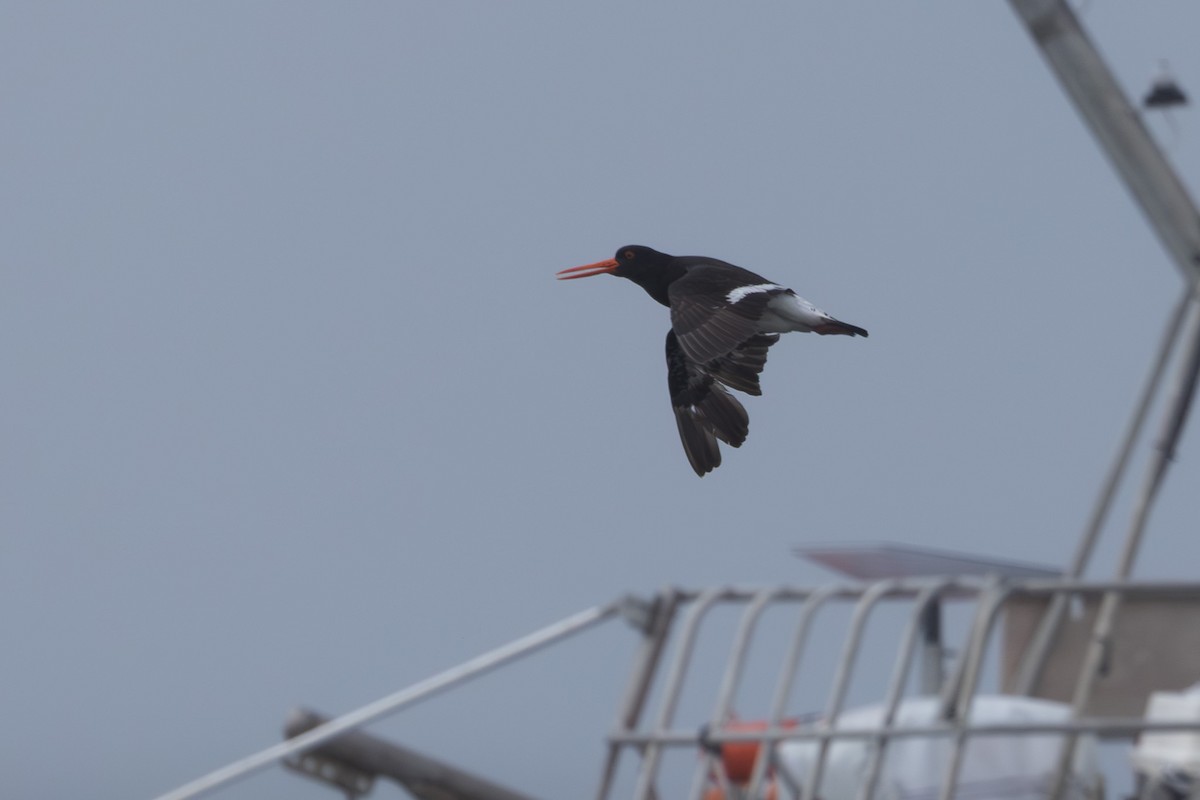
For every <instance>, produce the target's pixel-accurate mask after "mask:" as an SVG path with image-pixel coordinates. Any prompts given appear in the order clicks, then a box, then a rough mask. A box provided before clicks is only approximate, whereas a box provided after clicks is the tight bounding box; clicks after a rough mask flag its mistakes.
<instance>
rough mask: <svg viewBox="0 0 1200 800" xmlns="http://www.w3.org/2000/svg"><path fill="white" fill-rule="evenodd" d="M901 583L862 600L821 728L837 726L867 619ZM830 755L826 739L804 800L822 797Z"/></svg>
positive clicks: (881, 586)
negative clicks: (821, 789) (822, 781)
mask: <svg viewBox="0 0 1200 800" xmlns="http://www.w3.org/2000/svg"><path fill="white" fill-rule="evenodd" d="M896 583H897V581H895V580H887V581H880V582H879V583H875V584H872V586H871V588H869V589H868V590H867V591H866V593H865V594H863V596H862V598H861V599H860V600H859V601H858V605H857V606H856V607H855V609H854V616H852V617H851V618H850V629H849V631H847V633H846V641H845V644H844V646H843V647H842V655H841V658H840V659H839V661H838V666H837V669H836V671H835V672H834V676H835V677H834V682H833V688H832V690H831V691H830V693H829V700H828V702H827V703H826V705H825V713H824V715H823V716H822V718H821V720H820V722H818V723H817V724H818V725H820V726H821V727H827V728H833V727H836V726H837V717H838V714H840V713H841V711H842V703H843V702H844V701H845V699H846V689H847V688H848V687H849V686H850V676H851V675H852V674H853V667H854V662H855V659H856V657H857V656H858V648H859V645H860V644H861V643H862V632H863V628H864V627H865V626H866V624H867V618H868V617H869V616H870V614H871V611H872V610H874V608H875V606H876V604H878V602H879V601H880V600H881V599H882V598H883V597H885V596H886V595H888V594H890V593H891V591H892V590H893V589H894V588H895V586H896ZM828 753H829V740H828V739H823V740H822V741H821V742H820V744H819V745H817V758H816V760H815V761H814V762H813V765H812V770H811V771H810V772H809V774H808V776H807V778H806V780H805V782H804V792H803V793H802V794H801V795H800V800H808V799H809V798H815V797H817V796H818V788H819V787H820V785H821V775H822V773H823V772H824V771H825V758H826V756H827V755H828Z"/></svg>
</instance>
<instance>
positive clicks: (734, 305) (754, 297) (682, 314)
mask: <svg viewBox="0 0 1200 800" xmlns="http://www.w3.org/2000/svg"><path fill="white" fill-rule="evenodd" d="M604 273H608V274H610V275H616V276H617V277H620V278H628V279H629V280H631V281H633V282H634V283H636V284H637V285H638V286H641V287H642V288H643V289H645V290H646V293H647V294H649V295H650V296H651V297H653V298H654V299H655V300H657V301H658V302H660V303H662V304H663V305H664V306H668V307H669V308H670V309H671V329H670V330H669V331H667V388H668V389H669V390H670V393H671V407H672V408H673V409H674V411H675V422H676V424H677V425H678V426H679V438H680V439H681V440H682V441H683V450H684V452H685V453H686V454H687V457H688V462H690V463H691V465H692V469H694V470H695V471H696V474H697V475H699V476H701V477H703V476H704V475H705V474H707V473H709V472H711V471H712V470H713V469H715V468H716V467H718V466H720V465H721V451H720V448H719V446H718V444H717V440H718V439H719V440H721V441H722V442H725V444H727V445H730V446H731V447H740V446H741V444H742V442H744V441H746V435H747V434H748V433H749V432H750V418H749V416H748V415H747V414H746V409H745V408H743V407H742V404H741V403H740V402H738V400H737V398H736V397H734V396H733V395H731V394H730V393H729V392H728V391H727V390H726V387H728V388H730V389H737V390H738V391H741V392H745V393H746V394H749V395H760V394H762V389H761V387H760V386H759V383H758V376H759V373H761V372H762V369H763V366H764V365H766V363H767V350H768V348H770V347H771V345H773V344H775V343H776V342H778V341H779V335H780V334H781V333H788V332H790V331H801V332H804V333H808V332H812V333H819V334H821V335H822V336H826V335H829V334H839V335H842V336H866V335H867V332H866V330H864V329H863V328H860V327H858V326H857V325H851V324H849V323H846V322H842V321H841V320H838V319H834V318H833V317H832V316H830V315H829V314H827V313H825V312H824V311H822V310H821V309H819V308H817V307H816V306H814V305H813V304H812V303H810V302H808V301H807V300H805V299H804V298H803V297H801V296H800V295H798V294H796V293H795V292H793V291H792V290H791V289H787V288H785V287H783V286H780V285H779V284H776V283H772V282H771V281H769V280H767V279H766V278H764V277H762V276H761V275H756V274H754V273H753V272H751V271H750V270H746V269H742V268H741V267H737V266H734V265H733V264H728V263H726V262H724V261H718V260H717V259H715V258H707V257H705V256H671V255H667V254H666V253H660V252H658V251H657V250H654V249H652V248H649V247H643V246H641V245H626V246H625V247H622V248H621V249H619V250H618V251H617V254H616V257H615V258H610V259H608V260H606V261H597V262H596V263H594V264H584V265H583V266H582V267H571V268H570V269H564V270H562V271H560V272H559V273H558V278H559V280H571V279H573V278H588V277H591V276H592V275H601V274H604Z"/></svg>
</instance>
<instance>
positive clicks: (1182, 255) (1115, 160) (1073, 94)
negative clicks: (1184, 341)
mask: <svg viewBox="0 0 1200 800" xmlns="http://www.w3.org/2000/svg"><path fill="white" fill-rule="evenodd" d="M1009 1H1010V5H1012V7H1013V10H1014V11H1016V12H1017V15H1018V16H1019V17H1020V18H1021V21H1022V22H1023V23H1024V24H1025V27H1026V28H1027V29H1028V30H1029V33H1030V35H1031V36H1032V37H1033V40H1034V42H1035V43H1036V44H1037V46H1038V49H1039V50H1040V51H1041V53H1042V55H1043V56H1044V57H1045V59H1046V62H1047V63H1048V64H1049V65H1050V68H1051V69H1052V70H1053V71H1054V74H1055V75H1056V76H1057V77H1058V80H1059V83H1060V84H1061V85H1062V87H1063V89H1064V90H1065V91H1066V93H1067V95H1068V96H1069V97H1070V98H1071V101H1072V103H1074V105H1075V108H1076V109H1077V110H1078V111H1079V114H1080V116H1082V117H1083V119H1084V121H1085V122H1086V123H1087V125H1088V127H1089V128H1090V129H1091V131H1092V135H1094V136H1095V137H1096V140H1097V141H1098V142H1099V143H1100V146H1101V148H1102V149H1103V150H1104V152H1105V154H1106V155H1107V156H1108V158H1109V160H1110V161H1111V162H1112V165H1113V167H1114V168H1115V169H1116V170H1117V173H1118V174H1119V175H1120V176H1121V179H1122V180H1123V181H1124V183H1125V186H1126V188H1128V189H1129V192H1130V194H1132V195H1133V197H1134V200H1135V201H1136V202H1137V204H1138V206H1139V207H1140V208H1141V209H1142V212H1143V213H1144V214H1145V215H1146V218H1147V220H1148V221H1149V222H1150V227H1151V228H1153V230H1154V232H1155V233H1156V234H1157V235H1158V239H1159V241H1160V242H1162V244H1163V247H1164V248H1166V251H1167V253H1168V254H1170V256H1171V257H1172V259H1173V260H1174V261H1175V264H1176V266H1178V267H1179V270H1180V272H1182V273H1183V275H1184V277H1185V278H1186V279H1187V280H1188V281H1189V282H1191V281H1193V280H1195V279H1196V278H1197V277H1198V276H1200V212H1197V210H1196V206H1195V203H1193V202H1192V198H1191V196H1190V195H1189V194H1188V192H1187V189H1186V188H1185V187H1184V185H1183V183H1182V182H1181V181H1180V180H1179V177H1178V176H1177V175H1176V174H1175V171H1174V170H1173V169H1172V168H1171V165H1170V164H1169V163H1168V162H1167V159H1166V157H1165V156H1163V154H1162V151H1161V150H1159V148H1158V145H1157V144H1155V142H1154V139H1153V138H1152V137H1151V136H1150V133H1149V131H1147V130H1146V126H1145V125H1143V124H1142V118H1141V117H1140V116H1139V115H1138V113H1137V111H1136V110H1135V109H1134V108H1133V106H1132V105H1131V104H1130V102H1129V100H1128V99H1126V97H1125V93H1124V92H1123V91H1121V87H1120V85H1119V84H1118V83H1117V81H1116V79H1115V78H1114V77H1113V74H1112V72H1110V71H1109V69H1108V66H1107V65H1106V64H1105V63H1104V59H1103V58H1101V56H1100V53H1099V52H1098V51H1097V50H1096V47H1095V46H1094V45H1093V44H1092V42H1091V40H1090V39H1089V38H1088V36H1087V34H1086V33H1085V32H1084V30H1083V28H1082V27H1081V26H1080V24H1079V20H1078V19H1077V18H1076V16H1075V14H1074V12H1072V11H1071V8H1070V6H1069V5H1068V4H1067V3H1066V2H1064V0H1009Z"/></svg>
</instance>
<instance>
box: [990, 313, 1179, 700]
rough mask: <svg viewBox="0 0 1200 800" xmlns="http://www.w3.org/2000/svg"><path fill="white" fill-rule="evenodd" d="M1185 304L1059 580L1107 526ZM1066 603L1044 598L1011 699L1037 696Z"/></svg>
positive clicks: (1075, 573)
mask: <svg viewBox="0 0 1200 800" xmlns="http://www.w3.org/2000/svg"><path fill="white" fill-rule="evenodd" d="M1191 302H1192V293H1191V291H1190V290H1188V291H1184V292H1183V294H1182V296H1181V297H1180V298H1179V302H1178V303H1176V304H1175V309H1174V311H1172V312H1171V318H1170V320H1169V321H1168V322H1167V326H1166V329H1165V330H1164V331H1163V335H1162V341H1161V342H1160V344H1159V348H1158V356H1157V357H1156V358H1155V360H1154V366H1153V367H1152V368H1151V370H1150V374H1149V375H1148V376H1147V378H1146V384H1145V386H1143V387H1142V395H1141V397H1140V398H1139V399H1138V404H1137V409H1136V410H1135V411H1134V412H1133V416H1132V418H1131V419H1130V420H1129V427H1128V428H1126V430H1125V437H1124V439H1123V440H1122V442H1121V446H1120V447H1119V448H1118V450H1117V455H1116V458H1114V459H1113V463H1112V466H1111V467H1109V470H1108V475H1107V476H1106V477H1105V479H1104V486H1103V488H1102V489H1101V490H1100V496H1099V497H1098V498H1097V499H1096V505H1095V506H1094V507H1093V508H1092V514H1091V517H1090V518H1089V519H1088V523H1087V527H1085V528H1084V532H1083V536H1082V537H1081V538H1080V540H1079V545H1078V546H1077V547H1076V549H1075V556H1074V558H1072V559H1071V566H1070V567H1069V568H1068V569H1067V571H1066V573H1065V574H1064V575H1063V577H1064V578H1078V577H1080V576H1082V575H1083V573H1084V570H1086V569H1087V565H1088V561H1090V560H1091V557H1092V553H1093V551H1094V550H1095V549H1096V542H1097V541H1099V539H1100V532H1101V531H1102V530H1103V529H1104V524H1105V522H1107V520H1108V513H1109V511H1110V510H1111V509H1112V504H1113V500H1114V499H1115V498H1116V495H1117V488H1118V487H1119V486H1120V484H1121V480H1122V479H1123V478H1124V477H1125V471H1126V469H1127V468H1128V467H1129V462H1130V459H1131V457H1132V456H1133V448H1134V445H1135V444H1137V442H1138V440H1139V439H1140V438H1141V435H1142V427H1143V426H1144V425H1145V423H1146V418H1147V417H1148V416H1149V415H1150V408H1151V406H1152V405H1153V404H1154V398H1155V395H1157V394H1158V388H1159V386H1160V385H1161V384H1162V382H1163V376H1164V375H1165V374H1166V371H1167V364H1168V363H1169V362H1170V360H1171V353H1173V352H1174V350H1175V344H1176V342H1178V341H1179V334H1180V331H1182V330H1183V321H1184V317H1185V316H1186V315H1187V311H1188V308H1189V306H1190V304H1191ZM1069 599H1070V598H1069V596H1068V595H1066V594H1062V593H1059V594H1055V595H1053V596H1052V597H1051V598H1050V604H1049V606H1047V608H1046V611H1045V613H1044V614H1043V615H1042V619H1041V621H1040V622H1039V623H1038V627H1037V630H1036V631H1035V632H1034V634H1033V638H1032V639H1030V643H1029V646H1028V647H1027V648H1026V650H1025V654H1024V656H1023V657H1022V659H1021V665H1020V667H1019V669H1018V670H1017V673H1016V676H1015V677H1014V679H1013V682H1012V685H1011V686H1010V687H1009V688H1008V691H1010V692H1012V693H1013V694H1019V695H1028V696H1033V695H1034V694H1035V693H1036V692H1037V690H1038V686H1039V685H1040V683H1041V680H1042V672H1043V670H1044V668H1045V666H1046V660H1047V657H1048V656H1049V654H1050V649H1051V647H1052V646H1053V644H1054V640H1055V637H1057V636H1058V630H1059V627H1060V626H1061V625H1062V621H1063V619H1064V617H1065V616H1066V613H1067V604H1068V601H1069Z"/></svg>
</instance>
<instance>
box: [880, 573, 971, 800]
mask: <svg viewBox="0 0 1200 800" xmlns="http://www.w3.org/2000/svg"><path fill="white" fill-rule="evenodd" d="M951 583H952V581H951V580H949V579H944V580H941V581H939V582H938V583H936V584H934V585H932V586H930V587H929V588H928V589H926V590H925V591H923V592H922V593H921V594H920V595H918V597H917V600H916V602H915V603H914V604H913V611H912V614H911V615H910V616H909V619H908V625H907V626H906V627H905V631H904V636H903V638H902V639H901V644H900V653H899V655H898V656H897V658H896V664H895V666H894V667H893V668H892V679H891V681H890V683H889V684H888V690H887V696H886V698H885V699H884V708H883V718H882V719H881V720H880V730H879V732H878V734H877V738H876V739H875V747H873V748H872V749H871V756H870V760H869V761H868V762H867V772H866V778H864V779H863V781H862V782H861V783H860V784H859V791H858V800H870V798H871V796H872V795H874V793H875V786H876V784H877V783H878V782H879V775H880V773H881V772H882V770H883V759H884V754H885V752H886V750H887V744H888V731H890V730H891V727H892V722H893V721H894V720H895V719H896V709H897V708H898V707H899V706H900V698H901V697H903V696H904V684H905V683H907V682H908V673H909V670H910V669H911V668H912V657H913V651H914V650H916V645H917V635H918V633H921V634H922V635H923V634H924V628H925V623H924V618H925V613H926V609H927V608H929V607H931V606H933V605H935V604H937V603H939V598H940V596H941V593H942V592H943V591H945V589H946V588H947V587H948V586H950V584H951Z"/></svg>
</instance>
